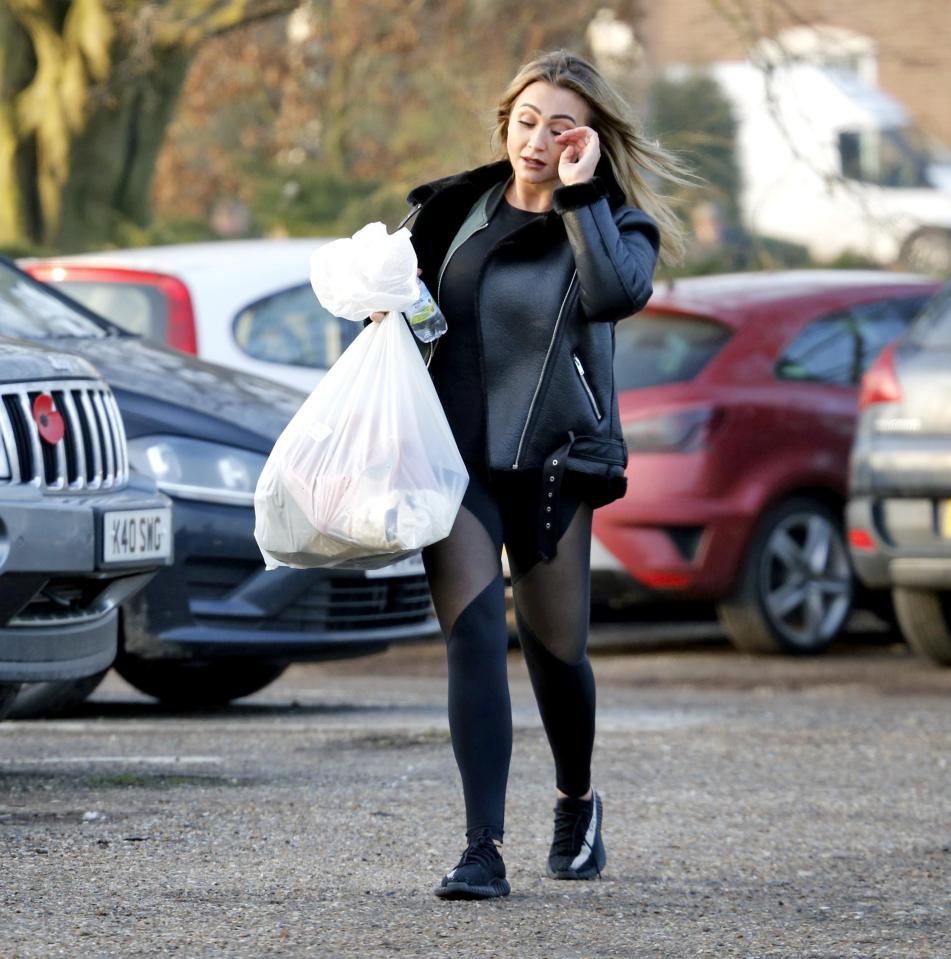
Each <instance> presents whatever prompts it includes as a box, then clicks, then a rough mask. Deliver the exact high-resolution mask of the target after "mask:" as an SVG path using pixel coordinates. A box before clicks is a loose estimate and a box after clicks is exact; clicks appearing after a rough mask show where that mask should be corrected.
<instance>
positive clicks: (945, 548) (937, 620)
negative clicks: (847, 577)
mask: <svg viewBox="0 0 951 959" xmlns="http://www.w3.org/2000/svg"><path fill="white" fill-rule="evenodd" d="M859 408H860V412H861V417H860V420H859V426H858V431H857V433H856V437H855V443H854V446H853V449H852V457H851V475H850V494H851V498H850V500H849V505H848V512H847V518H848V526H849V546H850V550H851V555H852V561H853V563H854V566H855V570H856V573H857V574H858V576H859V578H860V579H861V580H862V581H863V582H864V583H865V584H866V585H867V586H870V587H873V588H880V589H890V590H891V594H892V599H893V601H894V609H895V614H896V616H897V620H898V624H899V626H900V627H901V630H902V633H903V634H904V636H905V638H906V639H907V640H908V642H909V643H910V644H911V645H912V647H914V648H915V649H916V650H917V651H918V652H920V653H922V654H923V655H925V656H927V657H929V658H930V659H932V660H934V661H935V662H937V663H940V664H942V665H944V666H951V284H948V285H947V286H946V287H945V288H944V289H943V290H941V291H940V292H939V293H938V294H937V295H936V296H935V297H934V298H933V299H932V300H931V302H930V303H929V304H928V305H927V306H926V307H925V309H924V310H923V311H922V313H921V314H920V315H919V316H918V317H917V318H916V319H915V321H914V322H913V324H912V325H911V327H910V328H909V330H908V332H907V333H906V334H905V335H904V336H903V337H902V338H901V339H899V340H898V341H897V342H895V343H893V344H891V345H890V346H888V347H887V348H886V349H885V350H884V351H883V352H882V353H881V355H880V356H879V358H878V360H877V361H876V362H875V363H874V364H873V365H872V366H871V367H870V368H869V370H868V372H867V373H866V374H865V377H864V379H863V381H862V387H861V392H860V395H859Z"/></svg>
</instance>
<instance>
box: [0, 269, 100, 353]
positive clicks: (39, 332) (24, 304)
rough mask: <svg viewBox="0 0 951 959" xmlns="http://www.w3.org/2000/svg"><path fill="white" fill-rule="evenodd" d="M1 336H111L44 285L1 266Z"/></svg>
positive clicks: (14, 270)
mask: <svg viewBox="0 0 951 959" xmlns="http://www.w3.org/2000/svg"><path fill="white" fill-rule="evenodd" d="M0 334H2V335H4V336H21V337H26V338H27V339H44V338H46V337H50V336H92V337H101V336H107V335H108V329H107V327H106V326H105V324H102V325H100V324H99V323H96V322H95V320H93V319H92V318H90V317H88V316H86V315H85V314H84V313H82V312H80V310H79V309H74V308H73V307H71V306H70V305H69V303H68V302H67V301H66V300H63V299H60V298H59V297H58V296H56V295H55V294H54V293H51V292H50V291H49V289H47V287H45V286H44V285H43V284H42V283H38V282H37V281H36V280H34V279H32V277H29V276H27V274H25V273H22V272H21V271H20V270H16V269H13V268H12V267H10V266H8V265H7V264H6V263H0Z"/></svg>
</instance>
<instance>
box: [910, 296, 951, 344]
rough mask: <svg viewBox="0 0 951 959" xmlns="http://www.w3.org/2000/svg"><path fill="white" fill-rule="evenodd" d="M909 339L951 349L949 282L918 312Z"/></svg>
mask: <svg viewBox="0 0 951 959" xmlns="http://www.w3.org/2000/svg"><path fill="white" fill-rule="evenodd" d="M908 337H909V339H910V340H911V341H912V342H914V343H917V344H918V345H919V346H924V347H926V348H930V349H938V350H947V349H951V283H949V284H947V285H946V286H945V287H943V288H942V289H941V290H940V291H939V292H938V293H936V294H935V296H934V297H933V298H932V299H931V301H930V302H929V303H928V305H927V306H926V307H925V308H924V309H923V310H922V311H921V313H919V314H918V319H916V320H915V322H914V323H913V324H912V327H911V330H910V332H909V334H908Z"/></svg>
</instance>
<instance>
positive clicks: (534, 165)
mask: <svg viewBox="0 0 951 959" xmlns="http://www.w3.org/2000/svg"><path fill="white" fill-rule="evenodd" d="M522 163H524V164H525V166H527V167H528V168H529V169H530V170H544V169H545V164H544V162H543V161H541V160H535V159H533V158H532V157H522Z"/></svg>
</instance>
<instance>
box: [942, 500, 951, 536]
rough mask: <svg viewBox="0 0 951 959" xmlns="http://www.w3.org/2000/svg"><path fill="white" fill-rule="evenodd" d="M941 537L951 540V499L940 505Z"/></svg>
mask: <svg viewBox="0 0 951 959" xmlns="http://www.w3.org/2000/svg"><path fill="white" fill-rule="evenodd" d="M941 535H942V536H943V537H944V538H945V539H951V499H946V500H945V501H944V502H943V503H941Z"/></svg>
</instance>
